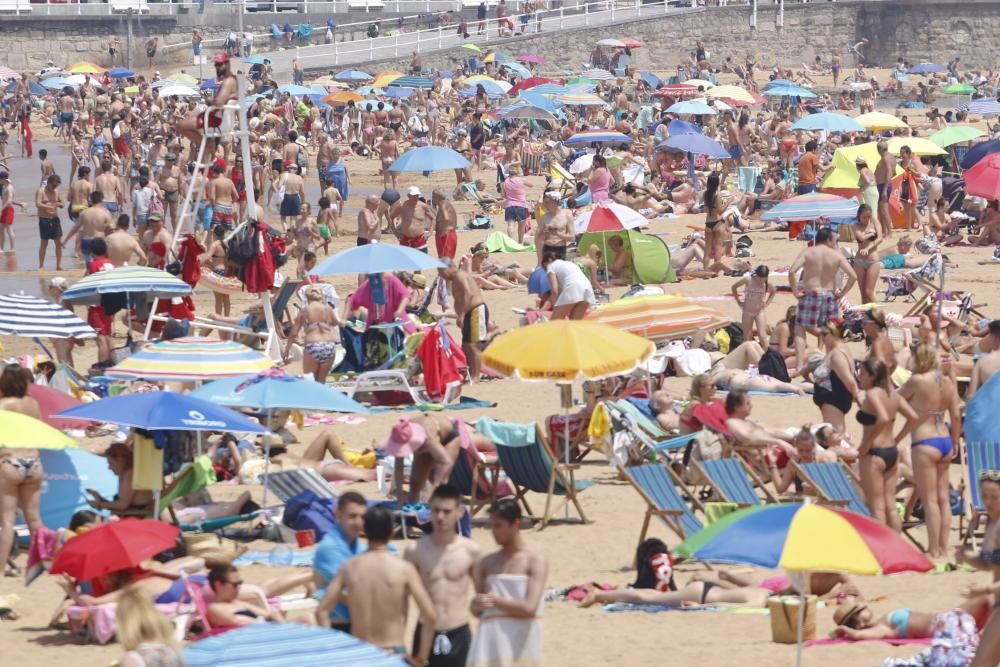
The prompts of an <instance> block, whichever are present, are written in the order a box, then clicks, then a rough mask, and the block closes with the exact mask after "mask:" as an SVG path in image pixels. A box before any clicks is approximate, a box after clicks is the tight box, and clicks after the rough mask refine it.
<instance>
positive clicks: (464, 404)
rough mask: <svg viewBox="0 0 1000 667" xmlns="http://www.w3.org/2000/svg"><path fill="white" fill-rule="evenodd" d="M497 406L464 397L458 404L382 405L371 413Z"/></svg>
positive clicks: (435, 410)
mask: <svg viewBox="0 0 1000 667" xmlns="http://www.w3.org/2000/svg"><path fill="white" fill-rule="evenodd" d="M496 406H497V404H496V403H495V402H492V401H480V400H477V399H475V398H469V397H466V396H463V397H462V398H460V399H459V400H458V403H448V404H445V403H410V404H408V405H382V406H378V407H373V408H370V411H371V412H374V413H379V412H409V411H413V410H419V411H420V412H438V411H442V410H471V409H473V408H495V407H496Z"/></svg>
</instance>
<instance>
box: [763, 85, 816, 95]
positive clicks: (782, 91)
mask: <svg viewBox="0 0 1000 667" xmlns="http://www.w3.org/2000/svg"><path fill="white" fill-rule="evenodd" d="M761 95H764V96H766V97H802V98H812V97H816V93H814V92H812V91H811V90H809V89H807V88H803V87H802V86H796V85H794V84H793V85H778V86H768V88H767V89H766V90H765V91H764V92H763V93H761Z"/></svg>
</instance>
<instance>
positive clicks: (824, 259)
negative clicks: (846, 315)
mask: <svg viewBox="0 0 1000 667" xmlns="http://www.w3.org/2000/svg"><path fill="white" fill-rule="evenodd" d="M836 245H837V237H836V236H834V234H833V231H832V230H831V229H830V228H829V227H823V228H822V229H820V230H819V231H818V232H817V233H816V242H815V245H814V246H813V247H811V248H806V249H805V250H803V251H802V252H800V253H799V255H798V257H796V258H795V261H794V262H793V263H792V266H791V268H789V270H788V284H789V285H790V286H791V288H792V294H793V295H794V296H795V298H796V299H798V301H799V304H798V307H797V308H796V309H795V367H796V368H803V367H804V366H803V365H802V364H803V359H802V357H803V356H804V353H805V347H806V332H809V333H811V334H813V335H818V332H819V328H820V327H821V326H823V325H824V324H826V323H827V322H830V321H839V320H840V319H841V315H840V305H839V302H840V299H841V298H843V296H844V295H845V294H847V293H848V292H850V290H851V287H853V286H854V283H855V282H857V280H858V277H857V274H855V273H854V267H852V266H851V265H850V263H848V261H847V258H846V257H844V255H843V253H841V252H840V251H839V250H837V249H836ZM841 271H843V272H844V275H845V276H847V281H846V282H845V283H844V287H843V289H841V290H840V291H837V289H836V283H837V273H839V272H841ZM800 278H801V282H802V283H804V287H805V289H804V290H800V289H799V282H800V281H799V279H800Z"/></svg>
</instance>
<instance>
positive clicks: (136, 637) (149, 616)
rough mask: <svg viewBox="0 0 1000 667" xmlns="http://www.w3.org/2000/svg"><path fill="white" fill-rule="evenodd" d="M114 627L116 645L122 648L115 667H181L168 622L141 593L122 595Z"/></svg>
mask: <svg viewBox="0 0 1000 667" xmlns="http://www.w3.org/2000/svg"><path fill="white" fill-rule="evenodd" d="M115 624H116V627H117V636H118V643H119V644H121V645H122V648H124V649H125V655H124V656H122V659H121V661H119V663H118V665H119V667H184V658H183V657H182V656H181V652H180V648H179V647H178V645H177V643H176V642H175V641H174V638H173V627H172V626H171V624H170V621H168V620H167V617H166V616H164V615H163V614H161V613H160V612H158V611H157V610H156V607H154V606H153V602H152V601H151V600H150V599H149V596H147V595H145V594H144V593H143V592H142V591H140V590H138V589H135V588H129V589H128V590H126V591H125V592H124V593H122V595H121V597H119V598H118V608H117V610H116V612H115Z"/></svg>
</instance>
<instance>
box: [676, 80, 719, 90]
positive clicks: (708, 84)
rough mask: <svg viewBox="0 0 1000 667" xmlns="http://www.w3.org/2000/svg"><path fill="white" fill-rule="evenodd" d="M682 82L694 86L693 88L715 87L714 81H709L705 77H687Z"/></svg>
mask: <svg viewBox="0 0 1000 667" xmlns="http://www.w3.org/2000/svg"><path fill="white" fill-rule="evenodd" d="M683 83H684V85H685V86H694V87H695V88H697V87H698V86H701V87H702V88H704V89H705V90H708V89H709V88H715V84H714V83H712V82H711V81H705V79H688V80H687V81H684V82H683Z"/></svg>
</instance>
